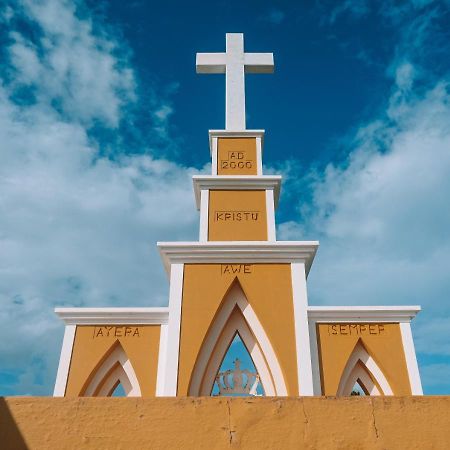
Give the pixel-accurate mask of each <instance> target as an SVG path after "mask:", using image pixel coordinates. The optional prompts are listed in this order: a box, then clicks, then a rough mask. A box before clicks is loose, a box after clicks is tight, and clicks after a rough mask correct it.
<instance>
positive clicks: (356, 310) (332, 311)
mask: <svg viewBox="0 0 450 450" xmlns="http://www.w3.org/2000/svg"><path fill="white" fill-rule="evenodd" d="M420 310H421V308H420V306H417V305H413V306H309V307H308V317H309V319H310V320H313V321H315V322H361V321H364V322H410V321H411V320H412V319H413V318H414V317H415V316H416V315H417V313H418V312H419V311H420Z"/></svg>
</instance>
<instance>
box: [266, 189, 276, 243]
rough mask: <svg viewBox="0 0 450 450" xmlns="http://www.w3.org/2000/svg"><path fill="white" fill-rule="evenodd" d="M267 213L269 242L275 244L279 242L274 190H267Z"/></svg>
mask: <svg viewBox="0 0 450 450" xmlns="http://www.w3.org/2000/svg"><path fill="white" fill-rule="evenodd" d="M266 211H267V215H266V217H267V240H268V241H271V242H275V241H276V240H277V237H276V231H275V207H274V198H273V190H271V189H267V190H266Z"/></svg>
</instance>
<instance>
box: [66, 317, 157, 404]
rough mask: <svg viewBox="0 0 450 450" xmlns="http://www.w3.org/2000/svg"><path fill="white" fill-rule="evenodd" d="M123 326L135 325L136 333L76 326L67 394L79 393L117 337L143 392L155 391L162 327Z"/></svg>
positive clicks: (151, 394)
mask: <svg viewBox="0 0 450 450" xmlns="http://www.w3.org/2000/svg"><path fill="white" fill-rule="evenodd" d="M109 326H111V325H109ZM118 326H120V325H119V324H118ZM126 326H129V327H132V328H135V327H137V328H138V329H139V337H136V336H135V337H131V336H127V337H125V336H121V337H116V336H114V335H111V336H109V337H108V336H104V337H95V329H96V327H94V326H90V325H89V326H87V325H85V326H77V329H76V333H75V342H74V347H73V351H72V360H71V363H70V369H69V377H68V382H67V388H66V396H67V397H77V396H79V395H82V393H83V390H84V389H83V388H84V387H85V385H86V382H87V381H88V380H89V379H90V378H91V377H92V376H93V375H94V373H93V372H94V371H95V368H96V367H97V366H98V365H99V363H100V362H101V361H102V360H103V358H104V356H105V354H106V353H107V352H108V350H109V349H110V348H111V347H112V346H113V345H114V343H115V342H116V341H117V340H118V341H119V342H120V344H121V345H122V347H123V349H124V351H125V353H126V354H127V356H128V358H129V360H130V362H131V365H132V366H133V369H134V371H135V373H136V377H137V379H138V381H139V385H140V388H141V393H142V396H143V397H153V396H154V395H155V392H156V374H157V369H158V353H159V336H160V330H161V327H160V325H126Z"/></svg>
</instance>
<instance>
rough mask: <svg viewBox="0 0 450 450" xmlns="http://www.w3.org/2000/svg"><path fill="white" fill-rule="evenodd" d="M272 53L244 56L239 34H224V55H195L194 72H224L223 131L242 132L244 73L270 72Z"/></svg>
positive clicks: (243, 124)
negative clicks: (195, 70)
mask: <svg viewBox="0 0 450 450" xmlns="http://www.w3.org/2000/svg"><path fill="white" fill-rule="evenodd" d="M273 68H274V64H273V54H272V53H245V52H244V35H243V34H242V33H227V34H226V52H225V53H197V61H196V69H197V73H225V129H226V130H229V131H244V130H245V129H246V126H245V74H246V73H272V72H273Z"/></svg>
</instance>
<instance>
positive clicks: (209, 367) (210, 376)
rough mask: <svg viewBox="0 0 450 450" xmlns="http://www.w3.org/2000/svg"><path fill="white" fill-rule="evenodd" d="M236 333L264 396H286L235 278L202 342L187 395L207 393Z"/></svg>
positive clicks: (266, 341)
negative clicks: (248, 357) (254, 369)
mask: <svg viewBox="0 0 450 450" xmlns="http://www.w3.org/2000/svg"><path fill="white" fill-rule="evenodd" d="M236 333H238V334H239V336H240V339H241V340H242V342H243V344H244V345H245V347H246V349H247V350H248V353H249V354H250V356H251V359H252V361H253V363H254V366H255V368H256V371H257V373H258V375H259V377H260V381H261V385H262V387H263V390H264V393H265V395H287V391H286V385H285V382H284V378H283V375H282V372H281V368H280V365H279V363H278V360H277V358H276V355H275V352H274V350H273V348H272V345H271V344H270V341H269V339H268V337H267V335H266V334H265V332H264V329H263V327H262V325H261V323H260V322H259V320H258V318H257V316H256V314H255V312H254V311H253V308H252V307H251V305H250V304H249V302H248V301H247V298H246V296H245V294H244V291H243V290H242V287H241V285H240V284H239V282H238V281H237V279H236V280H235V281H234V282H233V284H232V286H231V288H230V289H229V290H228V292H227V294H226V295H225V297H224V299H223V301H222V304H221V306H220V308H219V310H218V312H217V314H216V316H215V318H214V321H213V323H212V324H211V326H210V328H209V330H208V333H207V335H206V337H205V340H204V341H203V345H202V348H201V349H200V352H199V355H198V357H197V361H196V363H195V366H194V370H193V372H192V376H191V381H190V386H189V395H194V396H198V395H211V392H212V390H213V385H214V382H215V379H216V376H217V374H218V372H219V370H220V367H221V364H222V361H223V360H224V357H225V354H226V352H227V350H228V348H229V347H230V345H231V343H232V341H233V339H234V336H235V335H236Z"/></svg>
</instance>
